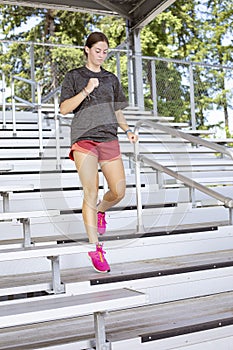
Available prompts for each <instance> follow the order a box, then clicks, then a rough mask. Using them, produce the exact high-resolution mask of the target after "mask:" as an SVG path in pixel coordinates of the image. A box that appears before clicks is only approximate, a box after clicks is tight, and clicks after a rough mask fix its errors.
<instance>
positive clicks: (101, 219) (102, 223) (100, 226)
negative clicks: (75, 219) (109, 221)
mask: <svg viewBox="0 0 233 350" xmlns="http://www.w3.org/2000/svg"><path fill="white" fill-rule="evenodd" d="M97 230H98V232H99V234H100V235H103V234H104V233H105V232H106V220H105V213H101V212H100V211H98V213H97Z"/></svg>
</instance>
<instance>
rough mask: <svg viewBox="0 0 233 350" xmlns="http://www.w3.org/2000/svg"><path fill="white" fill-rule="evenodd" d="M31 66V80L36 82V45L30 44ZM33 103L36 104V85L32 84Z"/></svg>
mask: <svg viewBox="0 0 233 350" xmlns="http://www.w3.org/2000/svg"><path fill="white" fill-rule="evenodd" d="M30 64H31V80H32V81H35V54H34V43H31V44H30ZM31 95H32V103H35V102H36V97H35V96H36V93H35V85H34V84H31Z"/></svg>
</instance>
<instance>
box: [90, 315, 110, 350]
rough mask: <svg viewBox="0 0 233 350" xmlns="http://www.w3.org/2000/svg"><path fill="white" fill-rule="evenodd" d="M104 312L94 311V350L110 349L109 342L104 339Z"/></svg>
mask: <svg viewBox="0 0 233 350" xmlns="http://www.w3.org/2000/svg"><path fill="white" fill-rule="evenodd" d="M104 316H105V312H95V313H94V328H95V339H96V350H110V349H111V348H110V343H107V341H106V332H105V322H104Z"/></svg>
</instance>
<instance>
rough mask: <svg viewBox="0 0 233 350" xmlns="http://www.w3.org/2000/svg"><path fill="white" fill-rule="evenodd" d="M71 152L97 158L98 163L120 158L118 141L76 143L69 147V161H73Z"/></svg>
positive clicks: (81, 141) (83, 141)
mask: <svg viewBox="0 0 233 350" xmlns="http://www.w3.org/2000/svg"><path fill="white" fill-rule="evenodd" d="M73 151H79V152H82V153H88V154H90V155H93V156H95V157H97V158H98V161H99V162H104V161H111V160H114V159H118V158H121V153H120V146H119V142H118V140H113V141H108V142H96V141H92V140H80V141H77V142H75V143H74V144H73V145H72V146H71V149H70V153H69V158H70V159H71V160H74V157H73Z"/></svg>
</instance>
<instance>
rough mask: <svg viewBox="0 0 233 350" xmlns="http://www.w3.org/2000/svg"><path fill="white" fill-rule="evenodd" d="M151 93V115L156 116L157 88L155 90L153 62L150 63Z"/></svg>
mask: <svg viewBox="0 0 233 350" xmlns="http://www.w3.org/2000/svg"><path fill="white" fill-rule="evenodd" d="M151 90H152V91H151V93H152V101H153V114H154V115H158V105H157V88H156V68H155V61H154V60H152V61H151Z"/></svg>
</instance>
